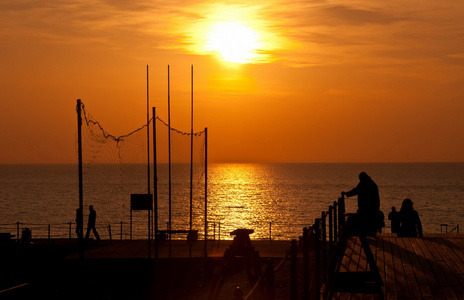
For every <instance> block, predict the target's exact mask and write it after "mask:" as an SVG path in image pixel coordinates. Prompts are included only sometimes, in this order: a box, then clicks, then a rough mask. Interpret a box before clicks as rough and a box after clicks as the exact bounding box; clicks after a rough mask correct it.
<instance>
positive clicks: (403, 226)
mask: <svg viewBox="0 0 464 300" xmlns="http://www.w3.org/2000/svg"><path fill="white" fill-rule="evenodd" d="M399 219H400V229H399V231H398V236H400V237H417V236H419V237H422V223H421V220H420V218H419V213H417V211H416V210H415V209H414V207H413V203H412V201H411V199H404V200H403V204H402V205H401V209H400V213H399Z"/></svg>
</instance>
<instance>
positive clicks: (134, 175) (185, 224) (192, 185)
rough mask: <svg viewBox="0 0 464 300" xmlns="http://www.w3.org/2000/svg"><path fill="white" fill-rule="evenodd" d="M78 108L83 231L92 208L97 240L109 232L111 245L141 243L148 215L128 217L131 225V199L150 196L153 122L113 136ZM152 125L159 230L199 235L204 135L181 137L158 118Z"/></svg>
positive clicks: (183, 134)
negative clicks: (114, 242) (189, 231)
mask: <svg viewBox="0 0 464 300" xmlns="http://www.w3.org/2000/svg"><path fill="white" fill-rule="evenodd" d="M78 105H79V104H78ZM80 105H81V110H80V111H81V117H82V126H81V132H82V164H83V181H82V184H83V206H84V229H86V227H87V226H86V221H87V215H88V213H89V211H88V207H89V205H93V206H94V209H95V210H96V212H97V230H98V232H99V234H100V236H101V237H102V238H107V237H108V236H109V234H110V231H111V234H112V238H113V239H118V238H122V239H127V238H129V237H130V236H131V233H132V238H133V239H145V238H147V227H148V226H147V220H148V215H147V212H146V211H132V222H130V220H131V218H130V216H131V207H130V196H131V194H147V193H148V192H150V193H151V194H153V193H154V191H155V185H154V161H155V160H154V151H153V148H154V147H153V139H154V138H153V118H151V119H150V120H149V122H148V124H144V125H142V126H140V127H139V128H137V129H135V130H128V132H129V133H128V134H126V135H122V136H114V135H111V134H110V133H109V131H107V130H106V128H104V127H103V125H102V124H100V123H99V122H98V121H97V120H96V119H95V118H94V117H93V116H92V115H91V114H90V113H89V111H87V110H86V108H85V105H84V104H83V103H81V104H80ZM154 120H155V128H156V135H155V136H156V162H157V164H156V172H157V178H158V180H157V195H158V197H157V203H158V228H159V229H160V230H164V229H166V228H167V226H168V222H169V220H171V229H173V230H174V229H181V230H187V229H190V227H192V229H194V230H198V231H199V233H202V232H204V199H205V196H204V192H205V179H204V178H205V171H204V170H205V134H204V133H205V131H202V132H196V133H192V132H190V133H186V132H183V131H180V130H177V129H174V128H172V127H171V128H169V126H168V124H167V123H166V122H165V121H163V120H161V119H160V118H159V117H155V119H154ZM147 131H148V132H147ZM192 137H193V139H192ZM192 140H193V142H192ZM169 144H170V145H169ZM192 144H193V147H192ZM148 146H149V148H150V149H148ZM169 146H170V149H171V151H169ZM148 160H150V164H148ZM191 161H192V163H191ZM169 162H171V163H169ZM149 172H150V173H149ZM155 197H156V196H155ZM190 202H192V205H190ZM191 206H192V210H190V207H191ZM190 211H191V212H192V213H190ZM170 212H171V213H170ZM170 215H171V218H170ZM131 224H132V227H131ZM173 238H175V237H174V236H173Z"/></svg>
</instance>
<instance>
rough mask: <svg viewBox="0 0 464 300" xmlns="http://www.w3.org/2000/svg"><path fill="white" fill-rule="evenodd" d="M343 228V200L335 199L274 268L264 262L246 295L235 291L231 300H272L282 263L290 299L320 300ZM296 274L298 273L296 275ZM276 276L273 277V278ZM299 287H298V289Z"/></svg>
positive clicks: (292, 242) (306, 228)
mask: <svg viewBox="0 0 464 300" xmlns="http://www.w3.org/2000/svg"><path fill="white" fill-rule="evenodd" d="M344 226H345V199H344V198H343V197H341V198H339V199H338V201H334V202H333V204H332V205H330V206H329V207H328V210H327V211H323V212H321V217H320V218H316V219H315V220H314V223H313V224H312V225H311V226H308V227H305V228H303V235H302V236H301V237H300V238H299V240H298V241H297V240H296V239H294V240H292V241H291V243H290V247H289V249H288V250H287V251H286V253H285V255H284V257H283V258H282V260H281V261H280V262H279V264H278V265H277V266H276V267H273V262H272V260H270V259H268V261H267V263H266V268H265V270H264V271H263V273H262V274H261V276H260V277H259V279H258V280H257V281H256V283H255V285H254V286H253V288H252V289H251V290H250V292H249V293H248V294H247V295H244V293H243V292H242V291H241V289H240V288H239V287H237V289H236V290H234V292H233V298H232V299H234V300H239V299H266V300H274V299H275V297H274V295H275V288H276V287H275V285H274V279H275V277H276V275H277V274H278V273H277V272H278V271H279V270H280V269H281V267H282V265H283V264H284V263H285V262H288V261H289V262H290V280H289V285H290V287H289V289H290V295H289V296H290V299H291V300H296V299H301V298H303V299H320V298H321V287H322V285H323V284H324V283H325V282H326V280H327V274H326V270H327V268H328V264H329V261H330V260H331V256H332V255H333V254H334V253H336V251H334V249H335V248H336V247H338V242H339V240H340V236H341V233H342V232H343V229H344ZM299 271H300V272H299ZM276 273H277V274H276ZM299 285H301V286H299Z"/></svg>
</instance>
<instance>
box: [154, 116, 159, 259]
mask: <svg viewBox="0 0 464 300" xmlns="http://www.w3.org/2000/svg"><path fill="white" fill-rule="evenodd" d="M153 196H154V198H155V199H154V200H155V203H154V205H155V208H154V212H153V213H154V220H153V221H154V222H155V225H154V227H155V228H154V231H155V258H158V238H157V236H158V161H157V157H156V108H155V107H153Z"/></svg>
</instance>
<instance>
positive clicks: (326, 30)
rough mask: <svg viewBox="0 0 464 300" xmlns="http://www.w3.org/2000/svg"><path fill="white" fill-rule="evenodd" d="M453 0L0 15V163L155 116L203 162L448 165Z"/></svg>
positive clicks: (458, 48) (145, 5)
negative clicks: (188, 139) (187, 138)
mask: <svg viewBox="0 0 464 300" xmlns="http://www.w3.org/2000/svg"><path fill="white" fill-rule="evenodd" d="M462 16H464V2H462V1H434V0H420V1H419V0H413V1H409V0H408V1H386V2H385V1H382V2H375V1H363V0H360V1H356V0H354V1H319V0H315V1H311V0H305V1H283V0H266V1H250V0H248V1H191V0H182V1H180V0H174V1H169V0H168V1H147V0H135V1H122V0H111V1H110V0H108V1H102V0H92V1H89V0H77V1H76V0H66V1H64V0H47V1H39V0H15V1H3V0H0V128H1V131H0V141H1V147H0V163H30V162H31V163H35V162H57V163H60V162H76V146H75V145H76V131H77V129H76V126H77V121H76V113H75V105H76V99H82V101H83V102H84V103H85V105H86V108H87V109H88V110H89V111H91V113H92V115H93V116H94V117H95V118H96V119H98V120H99V121H100V123H101V124H103V125H104V127H105V129H106V130H107V131H109V132H110V133H112V134H113V135H122V134H126V133H128V132H130V131H132V130H133V129H136V128H138V127H140V125H141V124H143V123H144V122H145V120H146V88H145V87H146V73H145V72H146V66H147V65H149V67H150V104H151V105H150V106H156V107H157V110H158V112H159V115H160V116H161V117H163V118H165V116H166V115H167V65H170V69H171V109H172V115H171V118H172V120H171V122H172V126H173V127H176V128H178V129H181V130H185V131H189V124H190V120H189V114H190V67H191V65H194V68H195V130H196V131H200V130H202V129H203V128H204V127H208V131H209V135H208V138H209V160H210V161H212V162H216V161H217V162H219V161H220V162H424V161H427V162H428V161H464V151H463V149H464V22H463V21H462Z"/></svg>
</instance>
